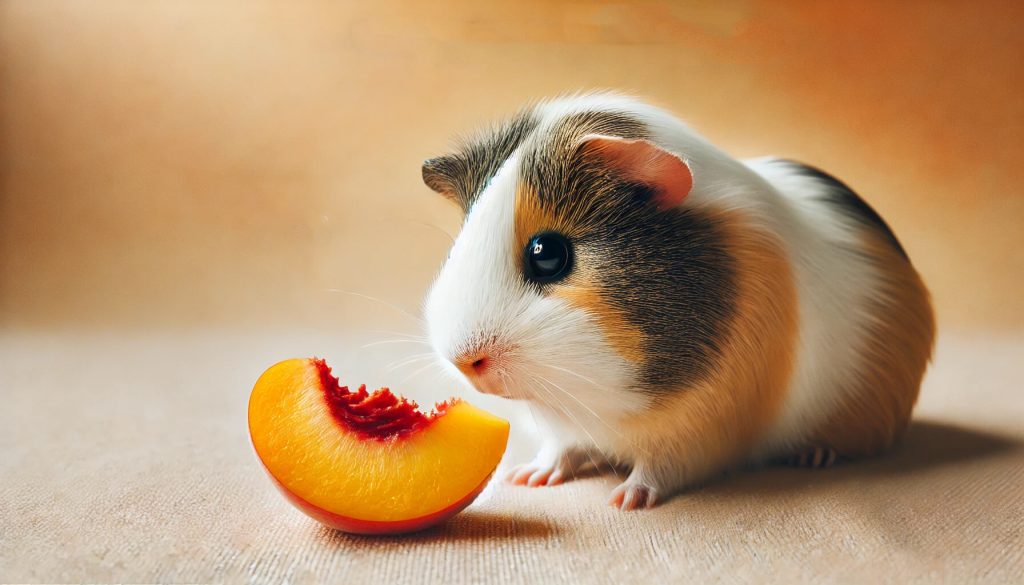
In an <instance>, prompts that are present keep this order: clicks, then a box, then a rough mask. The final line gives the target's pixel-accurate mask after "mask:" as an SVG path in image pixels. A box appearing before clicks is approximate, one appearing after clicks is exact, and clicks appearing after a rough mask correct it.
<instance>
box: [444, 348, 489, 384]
mask: <svg viewBox="0 0 1024 585" xmlns="http://www.w3.org/2000/svg"><path fill="white" fill-rule="evenodd" d="M452 363H454V364H455V367H457V368H459V370H460V371H461V372H462V373H463V374H465V375H467V376H469V377H473V376H482V375H484V373H485V372H486V371H487V368H488V367H490V365H491V356H490V355H489V354H488V353H487V351H486V350H482V349H481V350H474V351H468V352H463V353H460V354H459V355H457V356H455V359H454V360H452Z"/></svg>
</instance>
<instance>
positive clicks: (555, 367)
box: [540, 363, 598, 386]
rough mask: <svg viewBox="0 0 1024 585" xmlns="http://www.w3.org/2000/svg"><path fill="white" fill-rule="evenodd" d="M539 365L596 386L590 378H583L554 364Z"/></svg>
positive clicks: (581, 375)
mask: <svg viewBox="0 0 1024 585" xmlns="http://www.w3.org/2000/svg"><path fill="white" fill-rule="evenodd" d="M540 365H542V366H544V367H545V368H551V369H553V370H558V371H560V372H565V373H566V374H572V375H573V376H576V377H577V378H579V379H581V380H583V381H585V382H589V383H590V384H591V385H593V386H598V384H597V382H595V381H593V380H591V379H590V378H588V377H586V376H584V375H583V374H578V373H576V372H574V371H572V370H570V369H569V368H563V367H561V366H556V365H554V364H544V363H542V364H540Z"/></svg>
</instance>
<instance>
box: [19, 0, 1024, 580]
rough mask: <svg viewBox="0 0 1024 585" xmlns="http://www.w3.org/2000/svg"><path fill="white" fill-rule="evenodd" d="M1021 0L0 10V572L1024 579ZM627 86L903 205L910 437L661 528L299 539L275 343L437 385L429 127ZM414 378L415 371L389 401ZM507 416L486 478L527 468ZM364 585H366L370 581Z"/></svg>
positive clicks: (577, 514) (452, 216) (549, 499)
mask: <svg viewBox="0 0 1024 585" xmlns="http://www.w3.org/2000/svg"><path fill="white" fill-rule="evenodd" d="M1022 19H1024V3H1022V2H1019V1H998V0H989V1H977V2H930V1H906V2H891V1H885V0H863V1H857V2H846V3H839V2H788V3H780V2H774V1H773V2H769V1H768V0H736V1H732V2H699V3H697V2H695V3H684V2H676V1H674V0H638V1H637V2H631V3H627V2H602V1H592V0H580V1H573V2H558V1H548V0H528V1H508V2H505V1H493V2H492V1H488V2H480V1H478V0H438V1H437V2H422V1H418V0H417V1H401V0H379V1H373V2H333V1H331V2H326V1H325V2H318V1H309V2H261V1H247V0H246V1H241V0H214V1H209V2H180V1H177V0H148V1H146V2H137V1H134V0H0V581H46V582H53V581H100V582H105V581H221V580H233V581H234V580H237V581H247V580H251V581H259V582H282V581H286V580H287V581H292V582H313V581H329V582H353V583H362V582H373V583H389V582H395V581H400V580H407V581H416V580H422V581H447V582H502V581H505V582H517V581H518V582H540V581H544V582H559V581H566V582H577V581H605V582H618V581H637V582H642V581H647V582H651V581H654V580H655V579H656V578H668V580H672V581H689V580H697V581H710V580H714V579H715V578H716V577H717V578H720V579H721V580H723V581H728V582H737V581H748V582H762V581H764V580H765V577H771V578H772V580H774V581H776V582H789V581H793V580H796V579H797V578H802V580H805V581H812V580H814V581H822V580H833V581H840V582H874V581H889V582H905V581H907V580H914V579H916V580H919V581H922V582H929V583H930V582H935V581H947V582H952V583H959V582H963V581H966V580H975V581H993V582H998V581H1004V582H1011V581H1016V582H1020V581H1021V575H1022V573H1024V561H1022V558H1021V555H1022V552H1021V551H1022V550H1024V534H1022V531H1024V512H1022V501H1024V496H1022V492H1024V485H1022V483H1024V470H1022V467H1024V453H1022V444H1024V423H1022V422H1021V421H1022V420H1024V390H1022V388H1024V337H1022V335H1024V333H1022V331H1024V302H1022V298H1024V297H1022V295H1021V290H1022V288H1024V230H1022V229H1021V226H1022V225H1024V196H1022V195H1021V194H1022V193H1024V165H1022V164H1020V145H1021V144H1024V124H1022V123H1021V120H1024V100H1022V99H1021V95H1024V91H1022V87H1021V76H1020V64H1021V61H1022V60H1024V35H1021V34H1020V23H1021V22H1022ZM594 87H606V88H616V89H620V90H625V91H630V92H635V93H637V94H640V95H642V96H645V97H647V98H649V99H651V100H653V101H654V102H656V103H658V104H660V105H663V106H665V107H667V108H669V109H671V110H673V111H675V112H677V113H679V114H680V115H681V116H683V117H685V118H687V119H688V120H689V121H690V122H691V123H692V124H693V125H694V126H695V127H696V128H698V129H699V130H701V131H702V132H704V133H705V134H706V135H707V136H708V137H709V138H710V139H712V140H713V141H715V142H716V143H718V144H720V145H721V146H723V147H724V148H726V149H727V150H728V151H730V152H732V153H735V154H737V155H740V156H755V155H763V154H778V155H784V156H788V157H792V158H798V159H804V160H806V161H809V162H814V163H817V164H819V165H820V166H822V167H824V168H826V169H828V170H830V171H832V172H834V173H836V174H837V175H838V176H840V177H842V178H843V179H845V180H847V181H848V182H849V183H850V184H851V185H852V186H853V187H854V188H855V189H857V190H859V191H860V192H861V193H862V194H863V195H865V197H866V198H868V199H869V200H870V201H871V202H872V204H873V205H874V206H875V207H876V208H877V209H878V210H879V211H880V212H881V213H882V214H883V215H884V216H885V217H886V218H887V219H888V220H889V222H890V224H891V225H892V226H893V227H894V229H895V230H896V232H897V233H898V234H899V236H900V238H901V240H902V241H903V243H904V245H905V246H906V248H907V250H908V251H909V252H910V254H911V256H912V257H913V259H914V262H915V264H916V265H917V266H918V267H919V269H920V270H921V272H922V274H923V276H924V279H925V281H926V282H927V283H928V285H929V287H930V288H931V289H932V291H933V293H934V296H935V300H936V307H937V312H938V317H939V325H940V331H941V341H940V346H939V355H938V358H937V361H936V365H935V369H934V370H933V371H932V372H931V373H930V374H929V376H928V379H927V383H926V389H925V392H924V396H923V399H922V403H921V407H920V409H919V411H918V420H920V421H921V422H920V423H918V424H916V425H915V426H914V427H913V428H912V431H911V435H910V438H909V441H908V443H907V445H906V447H905V448H903V449H902V450H900V451H898V452H896V453H894V454H892V455H891V456H889V457H887V458H883V459H880V460H877V461H872V462H867V463H863V464H860V465H856V466H850V467H845V468H840V469H835V470H830V471H825V472H807V471H798V470H786V469H772V470H768V471H765V472H762V473H757V474H749V475H743V476H740V477H736V478H733V479H729V480H727V481H723V482H720V483H717V484H715V485H713V486H710V487H709V488H707V489H704V490H700V491H695V492H693V493H690V494H686V495H684V496H682V497H679V498H676V499H674V500H672V501H671V502H669V503H668V504H667V505H665V506H663V507H661V508H659V509H657V510H655V511H652V512H649V513H641V514H633V515H621V514H618V513H616V512H614V511H612V510H610V509H607V508H606V507H605V505H604V501H605V496H606V494H607V492H608V491H609V490H610V489H611V487H612V486H613V483H614V482H613V480H612V479H610V478H597V479H589V480H587V481H583V482H580V483H575V484H569V485H566V486H562V487H559V488H556V489H552V490H550V491H529V490H525V489H512V488H510V487H506V486H496V487H495V489H494V490H492V492H490V493H489V495H488V497H487V498H486V499H482V500H481V501H479V502H478V503H477V504H476V505H475V506H474V507H473V508H471V509H470V510H469V511H467V512H466V513H465V514H462V515H460V516H458V517H457V518H456V519H455V520H454V521H453V522H452V523H451V524H449V525H447V526H445V527H444V528H441V529H439V530H436V531H434V532H431V533H428V534H424V535H419V536H414V537H409V538H390V539H362V538H352V537H346V536H343V535H338V534H333V533H330V532H328V531H325V530H323V529H321V528H318V527H317V526H316V525H314V524H313V523H312V522H311V521H309V520H307V519H306V518H305V517H304V516H302V515H301V514H299V513H298V512H296V511H294V510H292V509H291V508H290V507H289V506H288V505H287V504H286V503H285V502H284V501H283V500H282V499H281V498H280V497H279V496H278V495H277V494H276V493H275V492H274V491H273V490H272V489H271V488H270V485H269V482H268V481H267V480H266V479H265V478H264V477H263V476H262V472H261V471H260V470H259V469H258V466H257V465H256V462H255V460H254V458H253V455H252V454H251V452H250V448H249V445H248V443H247V439H246V436H245V401H246V398H247V394H248V391H249V388H250V387H251V384H252V383H253V381H254V380H255V379H256V377H257V376H258V375H259V373H260V372H261V371H262V370H263V369H264V368H265V367H267V366H268V365H270V364H271V363H273V362H275V361H277V360H279V359H282V358H284V357H288V356H304V355H313V354H316V355H322V356H325V357H327V358H329V359H330V361H331V363H332V364H333V365H335V366H336V368H337V370H338V371H339V372H340V373H342V375H343V376H344V377H345V379H346V380H350V381H366V382H367V383H368V384H370V385H373V386H376V385H382V384H391V385H393V386H395V387H396V388H397V389H399V390H401V391H403V392H407V393H408V394H410V395H412V396H414V397H415V398H418V399H420V400H421V401H429V400H432V399H438V398H441V397H443V394H445V393H446V392H447V388H448V387H449V386H448V385H447V384H446V383H441V381H440V378H438V377H437V376H436V375H435V373H434V372H433V371H432V370H430V369H426V370H418V369H417V368H419V367H420V366H419V365H418V364H413V363H409V364H408V365H406V366H402V365H401V363H399V364H395V365H397V366H398V367H397V368H396V369H395V370H394V371H389V366H390V365H392V364H394V362H395V361H396V360H401V359H402V358H405V357H408V356H411V355H413V354H415V353H416V352H419V351H423V349H422V348H417V347H416V346H415V345H413V344H408V345H406V344H403V343H395V344H383V345H378V346H371V347H367V348H362V347H361V346H363V345H364V344H366V343H368V342H374V341H378V340H385V339H389V338H394V337H395V334H394V333H388V332H386V331H395V330H397V331H399V332H401V333H414V332H417V331H419V330H420V329H421V328H420V326H419V324H418V323H417V322H415V321H414V319H412V318H409V317H408V316H406V315H403V314H402V312H401V311H396V310H394V309H393V308H388V307H387V306H385V305H383V304H381V303H376V302H372V301H369V300H367V299H365V298H362V297H360V296H358V295H347V294H344V293H337V292H331V291H330V290H329V289H335V288H337V289H345V290H348V291H355V292H359V293H367V294H369V295H371V296H374V297H380V298H382V299H384V300H386V301H387V302H389V303H393V304H395V305H398V306H399V307H402V308H404V309H405V310H408V311H413V312H414V307H416V306H417V303H418V302H419V300H420V299H421V297H422V295H423V293H424V291H425V289H426V287H427V286H428V283H429V281H430V278H431V276H432V275H433V274H434V272H435V270H436V269H437V267H438V265H439V263H440V262H441V261H442V260H443V258H444V256H445V253H446V250H447V247H448V245H449V240H448V237H447V236H446V235H444V234H443V233H442V232H444V231H447V232H454V231H455V230H456V229H457V227H458V225H459V217H458V213H457V212H456V210H455V209H454V208H453V207H452V206H451V205H448V204H447V203H446V202H444V201H442V200H441V199H440V198H439V197H436V196H434V195H433V194H431V193H430V192H429V190H428V189H426V188H425V187H423V186H422V185H421V183H420V176H419V162H420V161H421V160H422V159H423V158H426V157H428V156H432V155H436V154H438V153H440V152H442V151H443V150H444V149H445V148H446V145H447V143H448V140H449V137H450V136H451V135H452V134H453V133H457V132H461V131H465V130H467V129H468V128H470V127H472V126H474V125H476V124H480V123H482V122H486V121H488V120H490V119H492V118H493V117H495V116H499V115H503V114H506V113H508V112H509V111H510V110H513V109H515V108H516V107H518V106H520V105H521V104H522V103H523V102H524V101H526V100H529V99H535V98H538V97H542V96H550V95H554V94H559V93H562V92H566V91H575V90H577V89H581V88H594ZM403 379H404V380H403ZM474 401H475V402H477V403H479V404H481V405H482V406H485V407H488V408H494V409H499V410H503V411H507V412H508V414H509V415H510V416H513V424H514V432H515V433H516V436H515V440H514V444H513V446H512V449H511V451H510V454H509V460H510V461H520V460H523V459H525V458H526V457H527V456H528V455H529V451H530V438H529V436H528V433H527V432H526V431H527V429H528V428H529V420H530V419H529V417H528V416H525V415H524V413H522V412H518V411H512V410H509V408H510V407H509V406H508V405H504V404H501V403H500V401H498V400H497V399H489V398H487V397H476V398H474ZM370 577H372V580H371V579H370Z"/></svg>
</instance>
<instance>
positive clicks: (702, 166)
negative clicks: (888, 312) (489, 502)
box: [426, 94, 878, 465]
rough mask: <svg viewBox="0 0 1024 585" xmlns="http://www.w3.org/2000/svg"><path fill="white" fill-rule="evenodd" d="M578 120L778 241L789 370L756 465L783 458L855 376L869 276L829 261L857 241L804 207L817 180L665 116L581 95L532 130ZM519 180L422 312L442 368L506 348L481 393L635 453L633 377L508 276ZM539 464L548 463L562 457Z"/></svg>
mask: <svg viewBox="0 0 1024 585" xmlns="http://www.w3.org/2000/svg"><path fill="white" fill-rule="evenodd" d="M580 111H607V112H622V113H626V114H628V115H631V116H633V117H636V118H639V119H640V120H642V121H643V122H644V123H645V124H646V125H647V126H648V129H649V131H650V133H651V136H652V141H653V142H655V143H656V144H658V145H659V146H661V147H662V148H664V149H666V150H668V151H670V152H672V153H674V154H677V155H679V156H680V157H682V158H683V159H684V160H686V161H687V162H688V164H689V165H690V167H691V170H692V172H693V176H694V187H693V190H692V192H691V194H690V196H689V197H688V198H687V199H686V201H685V202H684V205H689V206H695V207H706V208H714V209H733V210H742V211H744V212H746V214H747V216H748V217H749V218H750V219H751V220H752V221H754V222H756V225H758V226H760V228H761V229H763V230H765V231H766V232H768V233H771V234H774V235H776V236H777V237H778V238H779V240H780V241H781V242H782V244H783V247H784V249H785V250H786V251H787V253H788V254H789V258H790V261H791V262H792V263H793V268H794V274H795V277H796V287H797V295H798V302H799V307H798V315H799V322H800V323H799V341H798V348H797V352H796V364H795V371H794V375H793V377H792V382H791V384H790V387H789V390H788V393H787V396H786V398H785V400H784V404H783V408H782V412H781V414H780V416H779V418H778V420H777V422H776V424H774V425H773V426H772V428H771V429H770V430H769V432H768V433H767V434H766V436H765V437H764V438H763V442H762V444H761V446H760V448H759V449H758V451H757V453H756V454H753V455H755V456H760V457H763V456H769V455H779V454H787V453H786V450H787V449H791V448H793V447H795V446H796V445H798V444H799V442H800V440H801V439H802V438H804V435H805V433H806V432H807V431H808V430H810V429H813V428H814V427H815V425H816V424H817V423H819V422H820V421H822V420H824V418H825V417H827V416H829V415H830V414H831V413H833V412H834V411H835V409H836V408H837V406H838V404H839V400H840V398H841V394H840V392H841V391H842V389H843V388H844V387H848V386H847V385H843V384H840V383H839V382H840V381H841V380H843V379H844V378H845V377H848V376H851V375H855V372H856V371H857V369H858V367H859V365H860V364H859V359H860V357H859V355H860V354H859V352H858V348H859V347H860V346H861V344H862V343H863V340H864V335H865V331H864V329H865V325H866V324H867V323H868V322H869V321H868V320H869V319H870V315H869V313H868V309H867V307H866V301H867V300H868V299H869V298H870V297H871V295H872V294H873V291H874V290H875V288H876V287H875V283H876V282H877V280H878V274H877V273H876V272H875V270H874V269H873V268H872V267H871V266H870V265H868V264H867V263H866V262H865V261H864V260H863V259H862V258H860V257H857V256H855V255H842V254H837V252H836V249H837V248H836V247H835V246H834V245H833V243H834V242H843V243H850V242H853V243H856V241H857V235H856V232H855V231H854V230H852V229H851V226H850V224H849V223H848V220H846V219H845V218H844V217H842V216H841V215H839V214H837V213H835V212H834V211H833V210H832V209H830V208H829V207H827V206H825V205H824V204H822V203H820V202H817V201H815V200H814V199H813V198H814V196H815V195H820V194H821V193H822V188H821V187H822V186H821V185H819V184H817V183H816V181H815V180H814V179H811V178H805V177H800V176H796V175H794V174H792V172H790V171H787V170H785V168H784V167H782V166H780V165H777V164H772V163H771V162H769V161H768V160H765V159H761V160H755V161H749V162H747V163H743V162H741V161H738V160H736V159H733V158H732V157H730V156H728V155H727V154H725V153H724V152H722V151H721V150H719V149H717V148H716V147H714V146H713V145H711V144H710V143H709V142H708V141H706V140H705V139H704V138H702V137H701V136H699V135H698V134H696V133H695V132H693V131H692V130H690V129H689V128H688V127H687V126H686V125H685V124H683V123H682V122H680V121H679V120H678V119H676V118H675V117H673V116H671V115H670V114H668V113H666V112H664V111H662V110H660V109H658V108H655V107H652V106H649V105H646V104H643V103H640V102H637V101H635V100H633V99H630V98H627V97H623V96H618V95H614V94H588V95H581V96H574V97H570V98H564V99H559V100H555V101H552V102H547V103H544V104H541V105H540V106H538V108H537V112H538V113H539V114H540V115H541V117H542V121H541V123H540V125H539V126H538V128H537V129H536V130H535V131H536V132H545V131H546V129H547V128H550V126H551V125H552V124H554V123H556V122H557V121H558V120H560V119H562V118H563V117H565V116H567V115H569V114H572V113H575V112H580ZM517 171H518V161H517V156H516V155H515V154H514V155H513V156H512V157H511V158H510V159H509V160H508V161H507V162H506V164H505V165H504V166H503V167H502V169H501V170H500V171H499V172H498V173H497V174H496V175H495V177H494V178H493V180H492V181H491V183H490V185H489V186H487V187H486V188H485V190H484V191H483V193H482V194H481V196H480V198H479V199H478V201H477V202H476V204H475V205H474V206H473V208H472V209H471V210H470V212H469V214H468V216H467V217H466V221H465V224H464V227H463V230H462V233H461V234H460V235H459V237H458V239H457V241H456V243H455V246H454V247H453V249H452V254H451V257H450V258H449V260H448V262H447V263H446V264H445V266H444V267H443V269H442V271H441V273H440V275H439V276H438V278H437V280H436V282H435V284H434V286H433V288H432V290H431V292H430V294H429V297H428V300H427V305H426V316H427V321H428V323H429V329H430V338H431V341H432V342H433V344H434V346H435V348H436V349H437V351H438V353H439V354H440V355H441V357H443V358H445V360H446V361H447V360H450V359H452V358H453V357H454V355H455V353H456V352H457V351H458V350H459V349H460V348H462V347H464V346H465V344H467V343H469V342H470V341H471V340H473V339H477V338H482V339H490V338H494V339H496V340H498V342H500V343H502V344H508V345H511V346H513V347H514V348H515V349H514V350H513V351H511V352H509V354H508V356H507V358H508V359H507V360H506V361H505V362H504V364H503V366H502V367H503V373H502V374H500V375H499V374H495V376H493V377H491V378H490V379H485V380H481V381H478V382H477V385H478V387H479V388H480V389H482V390H485V391H492V392H500V391H502V390H504V386H506V385H509V384H510V385H511V387H509V388H508V390H509V391H510V392H511V394H513V395H514V396H517V397H522V398H529V399H531V400H532V401H534V402H538V403H546V404H547V406H548V409H549V414H553V415H554V420H555V422H554V427H555V428H557V429H561V430H562V431H565V432H564V433H562V434H563V435H565V436H567V437H569V438H565V437H563V438H559V439H557V440H556V441H555V442H577V443H584V444H587V443H589V444H596V445H597V446H598V447H599V448H602V449H606V450H607V451H609V452H615V451H618V452H620V453H621V451H622V445H624V444H625V445H629V444H632V443H631V441H630V440H629V438H625V441H624V440H623V438H622V437H620V436H618V431H617V430H616V429H615V428H614V425H615V421H616V419H617V418H618V417H619V416H621V415H622V414H623V413H624V412H625V413H630V412H636V411H638V410H640V409H642V408H644V407H645V406H646V405H647V400H646V399H644V398H642V397H641V395H639V394H638V393H635V392H629V391H623V390H620V389H622V388H626V387H628V386H630V385H632V384H633V382H634V380H635V379H636V375H635V374H636V372H635V371H634V369H633V368H632V367H631V366H630V365H629V363H628V362H626V361H625V360H624V359H622V358H621V357H619V356H618V354H616V352H615V351H613V350H612V349H611V348H610V347H609V346H608V344H607V343H606V342H605V341H604V340H603V338H602V335H601V333H600V330H599V329H598V328H597V326H596V325H595V324H594V322H593V321H592V319H591V318H589V317H588V316H587V314H586V313H585V312H583V311H581V310H578V309H574V308H572V307H570V306H568V305H567V304H565V303H563V302H561V301H558V300H555V299H552V298H548V297H544V296H542V295H540V294H538V293H537V292H535V291H534V290H533V289H532V288H530V287H528V286H526V285H525V283H524V282H523V279H522V276H521V275H520V274H519V273H518V268H517V264H516V259H517V257H518V254H519V253H520V250H517V249H513V246H515V245H518V244H515V243H514V242H513V239H514V237H513V219H514V218H513V216H514V198H515V188H516V181H517ZM452 370H453V371H456V372H457V370H454V368H452ZM538 378H543V381H539V380H538ZM725 390H727V389H723V391H725ZM559 418H560V419H562V421H561V423H559V422H558V419H559ZM669 420H670V419H669ZM566 423H569V424H566ZM645 432H646V433H648V435H649V436H648V437H645V441H644V442H645V443H656V442H657V441H651V439H652V438H654V439H656V438H657V436H659V435H660V436H671V433H665V431H664V430H663V429H659V428H656V426H654V427H652V428H649V429H645ZM670 451H671V450H670ZM543 453H547V454H548V455H550V456H545V457H544V458H545V459H550V458H551V457H554V456H555V455H551V454H552V453H555V454H557V449H554V450H553V449H550V448H546V449H545V450H544V451H543ZM623 458H624V459H629V458H628V457H623ZM544 464H545V465H547V464H548V463H547V462H545V463H544Z"/></svg>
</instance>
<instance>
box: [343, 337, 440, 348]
mask: <svg viewBox="0 0 1024 585" xmlns="http://www.w3.org/2000/svg"><path fill="white" fill-rule="evenodd" d="M390 343H418V344H420V345H430V344H429V343H427V342H426V341H420V340H419V339H385V340H383V341H374V342H372V343H367V344H364V345H361V346H359V349H366V348H367V347H373V346H375V345H387V344H390Z"/></svg>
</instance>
